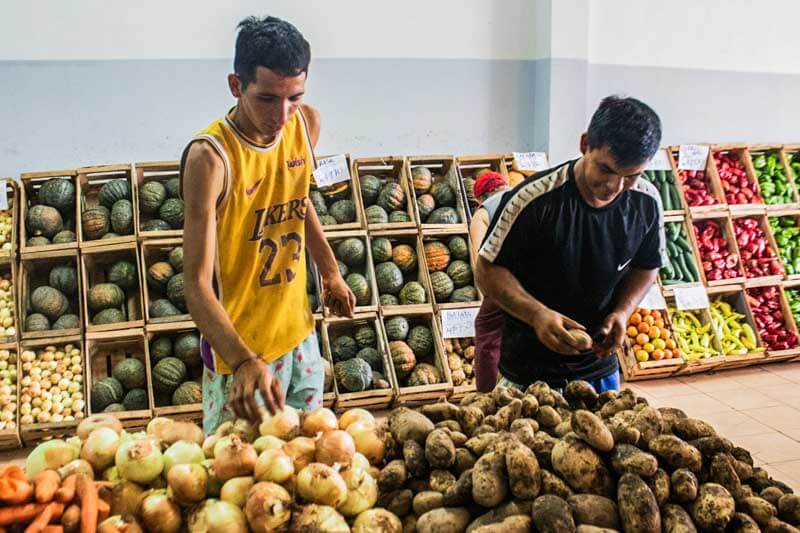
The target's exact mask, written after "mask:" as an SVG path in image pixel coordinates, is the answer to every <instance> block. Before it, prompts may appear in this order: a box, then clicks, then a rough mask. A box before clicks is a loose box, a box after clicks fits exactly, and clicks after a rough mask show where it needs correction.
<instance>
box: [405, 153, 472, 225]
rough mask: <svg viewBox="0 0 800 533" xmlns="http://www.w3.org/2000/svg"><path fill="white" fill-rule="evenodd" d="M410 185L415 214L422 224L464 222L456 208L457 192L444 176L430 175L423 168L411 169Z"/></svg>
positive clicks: (427, 170) (425, 168) (428, 171)
mask: <svg viewBox="0 0 800 533" xmlns="http://www.w3.org/2000/svg"><path fill="white" fill-rule="evenodd" d="M411 184H412V186H413V187H414V195H415V196H416V199H417V212H418V213H419V218H420V221H421V222H422V223H423V224H458V223H459V222H464V220H462V219H461V214H460V213H459V212H458V210H457V209H456V207H457V206H458V191H457V190H456V189H454V188H453V187H451V186H450V184H449V183H448V182H447V180H446V179H445V178H444V176H441V175H438V174H432V173H431V171H430V169H428V168H427V167H424V166H414V167H411Z"/></svg>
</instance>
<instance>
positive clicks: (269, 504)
mask: <svg viewBox="0 0 800 533" xmlns="http://www.w3.org/2000/svg"><path fill="white" fill-rule="evenodd" d="M291 505H292V497H291V496H289V493H288V492H286V489H284V488H283V487H281V486H280V485H277V484H275V483H271V482H269V481H262V482H260V483H256V484H255V485H253V488H251V489H250V492H248V493H247V503H246V504H245V508H244V514H245V516H246V517H247V523H248V524H249V525H250V530H251V531H252V532H253V533H270V532H272V531H280V530H281V529H282V528H283V527H284V526H285V525H286V524H287V523H288V522H289V519H290V518H291V517H292V510H291Z"/></svg>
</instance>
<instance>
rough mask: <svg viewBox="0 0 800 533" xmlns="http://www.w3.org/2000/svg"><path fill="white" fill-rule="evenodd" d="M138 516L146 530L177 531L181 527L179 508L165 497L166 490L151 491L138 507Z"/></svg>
mask: <svg viewBox="0 0 800 533" xmlns="http://www.w3.org/2000/svg"><path fill="white" fill-rule="evenodd" d="M139 517H140V518H141V519H142V522H143V523H144V527H145V529H146V530H147V531H158V532H159V533H177V532H178V531H180V528H181V510H180V509H179V508H178V506H177V505H175V502H173V501H172V500H170V499H169V498H168V497H167V491H165V490H156V491H151V492H150V493H149V494H148V495H147V497H145V499H144V500H142V505H141V507H140V508H139Z"/></svg>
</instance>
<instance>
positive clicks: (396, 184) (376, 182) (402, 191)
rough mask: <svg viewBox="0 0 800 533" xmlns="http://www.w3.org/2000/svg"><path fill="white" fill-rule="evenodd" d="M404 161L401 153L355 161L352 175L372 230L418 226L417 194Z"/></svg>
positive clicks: (367, 221)
mask: <svg viewBox="0 0 800 533" xmlns="http://www.w3.org/2000/svg"><path fill="white" fill-rule="evenodd" d="M405 163H406V160H405V158H404V157H402V156H386V157H366V158H359V159H355V160H354V161H353V170H352V172H351V176H352V179H353V183H354V186H356V187H357V188H358V195H359V202H360V203H361V206H362V208H363V210H364V220H365V222H366V225H367V228H368V229H369V230H370V231H384V230H402V229H406V230H410V229H416V228H417V219H416V207H415V205H414V196H413V192H412V190H411V189H410V186H409V181H408V176H407V175H406V172H407V168H406V164H405Z"/></svg>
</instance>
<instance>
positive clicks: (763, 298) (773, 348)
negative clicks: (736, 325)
mask: <svg viewBox="0 0 800 533" xmlns="http://www.w3.org/2000/svg"><path fill="white" fill-rule="evenodd" d="M745 295H746V300H747V305H748V307H749V308H750V312H751V314H752V316H753V319H754V322H755V329H756V336H757V338H758V344H759V346H763V347H764V348H766V350H767V357H766V358H765V359H764V360H763V362H764V363H774V362H778V361H789V360H793V359H797V358H798V357H800V341H799V340H798V330H797V323H796V322H795V319H794V314H793V312H792V308H791V306H790V305H789V302H788V300H787V298H786V294H785V291H784V289H783V287H782V286H781V284H775V285H763V286H758V287H746V289H745Z"/></svg>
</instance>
